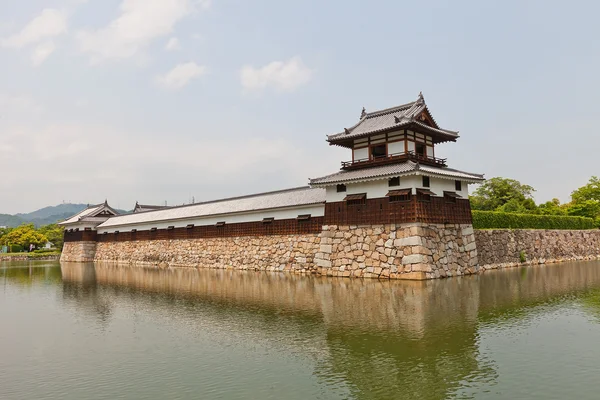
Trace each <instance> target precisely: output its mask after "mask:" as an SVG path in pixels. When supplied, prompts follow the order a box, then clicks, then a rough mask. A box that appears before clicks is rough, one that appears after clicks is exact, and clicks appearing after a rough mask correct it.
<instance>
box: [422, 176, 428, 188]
mask: <svg viewBox="0 0 600 400" xmlns="http://www.w3.org/2000/svg"><path fill="white" fill-rule="evenodd" d="M423 187H429V177H428V176H424V177H423Z"/></svg>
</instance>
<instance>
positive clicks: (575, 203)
mask: <svg viewBox="0 0 600 400" xmlns="http://www.w3.org/2000/svg"><path fill="white" fill-rule="evenodd" d="M568 212H569V215H578V216H581V217H590V218H594V219H596V221H597V224H598V226H600V179H598V177H597V176H592V177H591V178H590V180H589V182H588V183H587V184H586V185H584V186H582V187H580V188H579V189H577V190H574V191H573V193H571V203H570V204H569V209H568Z"/></svg>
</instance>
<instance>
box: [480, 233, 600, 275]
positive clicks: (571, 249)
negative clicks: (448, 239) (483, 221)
mask: <svg viewBox="0 0 600 400" xmlns="http://www.w3.org/2000/svg"><path fill="white" fill-rule="evenodd" d="M475 241H476V243H477V252H478V255H479V264H480V265H481V266H482V268H483V269H492V268H503V267H511V266H516V265H520V263H521V261H520V254H521V252H523V253H524V255H525V257H526V259H527V263H529V264H544V263H549V262H559V261H567V260H584V259H596V258H600V230H585V231H568V230H508V229H506V230H504V229H495V230H477V231H475Z"/></svg>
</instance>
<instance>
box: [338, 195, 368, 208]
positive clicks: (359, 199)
mask: <svg viewBox="0 0 600 400" xmlns="http://www.w3.org/2000/svg"><path fill="white" fill-rule="evenodd" d="M344 200H345V201H346V204H347V205H348V206H360V205H364V204H367V195H366V194H365V193H361V194H349V195H348V196H346V197H345V198H344Z"/></svg>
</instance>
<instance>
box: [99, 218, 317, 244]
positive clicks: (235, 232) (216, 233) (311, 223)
mask: <svg viewBox="0 0 600 400" xmlns="http://www.w3.org/2000/svg"><path fill="white" fill-rule="evenodd" d="M322 227H323V217H312V218H310V219H309V220H305V221H299V220H297V219H281V220H274V221H272V222H270V223H263V222H262V221H256V222H241V223H235V224H225V225H223V226H215V225H202V226H195V227H193V228H185V227H184V228H174V229H157V230H156V231H148V230H145V231H137V232H131V231H127V232H123V231H120V232H119V233H118V234H115V233H108V234H101V235H100V234H99V235H98V241H99V242H127V241H132V240H169V239H205V238H218V237H239V236H270V235H299V234H317V233H320V232H321V229H322Z"/></svg>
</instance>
